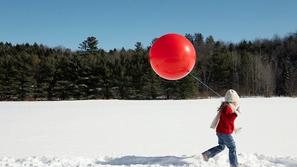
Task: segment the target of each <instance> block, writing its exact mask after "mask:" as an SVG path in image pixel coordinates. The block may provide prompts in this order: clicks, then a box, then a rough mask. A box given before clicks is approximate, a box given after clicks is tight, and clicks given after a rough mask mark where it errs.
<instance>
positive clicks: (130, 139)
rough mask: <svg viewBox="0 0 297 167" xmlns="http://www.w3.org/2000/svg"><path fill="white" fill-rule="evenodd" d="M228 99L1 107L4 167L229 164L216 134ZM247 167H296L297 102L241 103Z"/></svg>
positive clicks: (239, 139)
mask: <svg viewBox="0 0 297 167" xmlns="http://www.w3.org/2000/svg"><path fill="white" fill-rule="evenodd" d="M221 101H222V99H203V100H181V101H175V100H167V101H120V100H93V101H61V102H0V134H1V135H0V166H118V165H120V166H155V167H159V166H206V167H207V166H210V167H214V166H216V167H223V166H228V151H227V149H226V150H224V151H223V152H222V153H221V154H220V155H219V156H217V157H215V158H213V159H210V161H209V162H204V161H203V160H202V158H201V156H200V153H201V152H203V151H205V150H206V149H208V148H210V147H212V146H215V145H216V144H217V138H216V135H215V132H214V131H213V130H212V129H210V128H209V125H210V122H211V120H212V118H213V117H214V116H215V113H216V109H217V107H218V106H219V105H220V102H221ZM241 112H242V115H241V116H240V117H239V118H238V121H237V125H238V126H241V127H243V129H242V131H241V132H240V133H239V134H236V135H234V138H235V141H236V144H237V152H238V159H239V162H240V163H241V164H242V166H250V167H257V166H259V167H260V166H261V167H266V166H267V167H268V166H269V167H272V166H287V167H297V144H296V142H297V133H296V129H297V98H242V99H241Z"/></svg>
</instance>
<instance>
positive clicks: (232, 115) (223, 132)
mask: <svg viewBox="0 0 297 167" xmlns="http://www.w3.org/2000/svg"><path fill="white" fill-rule="evenodd" d="M238 103H239V96H238V94H237V93H236V91H235V90H232V89H230V90H228V91H227V92H226V95H225V101H224V102H222V104H221V106H220V108H219V109H218V114H217V116H216V118H215V119H214V121H213V122H212V125H211V128H214V129H216V132H217V136H218V139H219V145H218V146H216V147H213V148H211V149H209V150H207V151H205V152H203V153H202V156H203V159H204V160H205V161H208V159H209V158H211V157H214V156H215V155H217V154H218V153H220V152H221V151H223V150H224V149H225V146H227V147H228V149H229V161H230V166H231V167H237V166H238V162H237V155H236V146H235V142H234V139H233V137H232V135H231V134H232V133H233V131H234V120H235V119H236V117H237V116H238V114H239V107H238Z"/></svg>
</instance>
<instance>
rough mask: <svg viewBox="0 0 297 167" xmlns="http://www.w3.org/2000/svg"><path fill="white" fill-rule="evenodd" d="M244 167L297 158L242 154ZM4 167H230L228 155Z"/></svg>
mask: <svg viewBox="0 0 297 167" xmlns="http://www.w3.org/2000/svg"><path fill="white" fill-rule="evenodd" d="M238 159H239V163H240V166H241V167H297V158H293V157H272V156H265V155H258V154H242V153H241V154H239V155H238ZM0 166H6V167H10V166H13V167H26V166H32V167H34V166H38V167H115V166H121V167H126V166H127V167H128V166H129V167H163V166H166V167H171V166H178V167H226V166H229V161H228V154H227V153H224V154H221V155H218V156H216V157H214V158H212V159H210V160H209V161H208V162H205V161H203V160H202V157H201V156H195V155H194V156H159V157H145V156H122V157H101V158H93V159H91V158H84V157H75V158H58V157H44V156H41V157H36V156H33V157H27V158H20V159H15V158H11V157H2V158H0Z"/></svg>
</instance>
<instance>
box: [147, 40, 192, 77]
mask: <svg viewBox="0 0 297 167" xmlns="http://www.w3.org/2000/svg"><path fill="white" fill-rule="evenodd" d="M149 59H150V63H151V66H152V68H153V70H154V71H155V72H156V73H157V74H158V75H159V76H160V77H162V78H164V79H167V80H178V79H181V78H183V77H185V76H187V75H188V74H189V73H190V72H191V71H192V69H193V68H194V66H195V62H196V52H195V48H194V47H193V45H192V43H191V42H190V41H189V40H188V39H187V38H185V37H184V36H182V35H179V34H166V35H164V36H162V37H160V38H159V39H158V40H156V41H155V42H154V44H153V45H152V47H151V49H150V53H149Z"/></svg>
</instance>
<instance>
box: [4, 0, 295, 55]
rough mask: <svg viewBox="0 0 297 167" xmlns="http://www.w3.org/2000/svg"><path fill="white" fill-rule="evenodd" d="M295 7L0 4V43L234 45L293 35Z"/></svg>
mask: <svg viewBox="0 0 297 167" xmlns="http://www.w3.org/2000/svg"><path fill="white" fill-rule="evenodd" d="M296 7H297V1H296V0H283V1H282V0H246V1H244V0H217V1H215V0H208V1H200V0H84V1H83V0H47V1H46V0H1V1H0V41H2V42H6V41H7V42H11V43H13V44H16V43H26V42H29V43H34V42H37V43H42V44H45V45H47V46H49V47H55V46H64V47H66V48H70V49H72V50H75V49H77V48H78V46H79V43H81V42H82V41H83V40H85V39H86V37H88V36H95V37H96V38H97V39H98V41H99V47H100V48H103V49H105V50H109V49H113V48H121V47H125V48H134V44H135V43H136V42H138V41H139V42H141V43H143V45H144V46H147V45H149V44H150V42H151V40H152V39H153V38H155V37H159V36H161V35H163V34H166V33H179V34H183V35H184V34H185V33H197V32H200V33H202V34H203V35H204V36H205V37H206V36H209V35H212V36H213V37H214V38H215V40H223V41H230V42H238V41H241V40H243V39H247V40H254V39H256V38H272V37H273V36H274V35H275V34H277V35H279V36H284V35H287V34H288V33H290V32H297V10H296Z"/></svg>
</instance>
